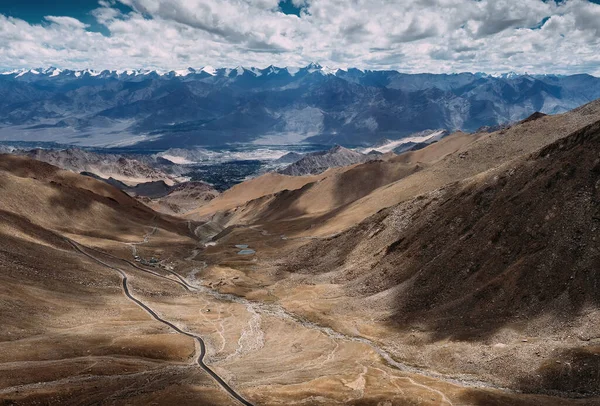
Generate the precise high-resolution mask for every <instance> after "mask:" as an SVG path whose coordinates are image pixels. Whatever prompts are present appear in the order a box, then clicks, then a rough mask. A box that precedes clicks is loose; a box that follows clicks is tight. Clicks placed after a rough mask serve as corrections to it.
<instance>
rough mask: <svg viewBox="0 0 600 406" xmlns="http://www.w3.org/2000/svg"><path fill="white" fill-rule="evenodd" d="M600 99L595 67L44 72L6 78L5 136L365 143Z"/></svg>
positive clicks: (2, 90)
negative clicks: (494, 71)
mask: <svg viewBox="0 0 600 406" xmlns="http://www.w3.org/2000/svg"><path fill="white" fill-rule="evenodd" d="M596 98H600V79H599V78H596V77H593V76H590V75H572V76H559V75H529V74H524V75H521V74H516V73H514V72H511V73H506V74H501V75H488V74H485V73H458V74H426V73H424V74H406V73H400V72H397V71H393V70H386V71H374V70H360V69H356V68H349V69H331V68H327V67H323V66H321V65H319V64H318V63H311V64H309V65H307V66H304V67H300V68H292V67H283V68H282V67H276V66H268V67H266V68H253V67H241V66H240V67H237V68H214V67H211V66H205V67H203V68H187V69H182V70H173V71H169V72H161V71H155V70H125V71H109V70H104V71H95V70H92V69H85V70H69V69H58V68H36V69H23V70H17V71H7V72H3V73H2V74H0V141H1V140H26V141H34V140H35V141H55V142H61V143H71V144H77V145H92V146H128V145H136V147H139V148H152V149H168V148H171V147H189V146H207V145H224V144H229V143H255V144H271V145H273V144H290V143H300V142H302V143H318V144H328V145H333V144H340V145H345V146H354V147H356V146H360V145H363V146H368V145H372V144H375V143H377V142H380V141H382V140H390V141H391V142H394V141H396V140H398V139H401V138H403V137H406V136H408V135H410V134H414V133H417V132H420V131H423V130H427V129H431V128H437V129H445V130H449V131H452V130H464V131H473V130H475V129H477V128H479V127H482V126H495V125H498V124H502V123H507V122H514V121H518V120H521V119H524V118H525V117H528V116H529V115H531V114H532V113H533V112H535V111H541V112H543V113H549V114H554V113H560V112H563V111H567V110H570V109H572V108H574V107H577V106H580V105H582V104H584V103H587V102H589V101H591V100H594V99H596Z"/></svg>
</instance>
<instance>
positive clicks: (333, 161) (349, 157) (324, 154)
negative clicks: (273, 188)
mask: <svg viewBox="0 0 600 406" xmlns="http://www.w3.org/2000/svg"><path fill="white" fill-rule="evenodd" d="M378 157H379V156H378V154H362V153H360V152H357V151H352V150H350V149H348V148H344V147H342V146H339V145H336V146H335V147H333V148H331V149H330V150H328V151H319V152H313V153H310V154H306V155H304V156H303V157H301V158H300V159H298V160H297V161H295V162H294V163H292V164H290V165H289V166H287V167H285V168H284V169H282V170H280V171H279V173H281V174H283V175H290V176H304V175H316V174H319V173H322V172H325V171H326V170H327V169H330V168H337V167H340V166H349V165H354V164H358V163H362V162H367V161H369V160H372V159H377V158H378Z"/></svg>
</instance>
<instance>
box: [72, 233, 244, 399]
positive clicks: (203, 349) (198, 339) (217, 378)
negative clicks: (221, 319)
mask: <svg viewBox="0 0 600 406" xmlns="http://www.w3.org/2000/svg"><path fill="white" fill-rule="evenodd" d="M65 239H66V241H67V242H68V243H69V244H70V245H71V246H73V247H74V248H75V249H76V250H77V251H78V252H80V253H81V254H83V255H85V256H86V257H88V258H90V259H92V260H93V261H95V262H97V263H99V264H100V265H102V266H105V267H107V268H109V269H112V270H114V271H117V272H118V273H119V275H120V276H121V278H122V281H123V292H124V293H125V296H127V298H128V299H129V300H131V301H132V302H134V303H135V304H137V305H138V306H140V307H141V308H142V309H143V310H145V311H146V312H147V313H148V314H149V315H150V316H152V318H154V319H155V320H156V321H159V322H161V323H163V324H165V325H167V326H169V327H170V328H172V329H173V330H175V331H176V332H178V333H179V334H183V335H185V336H188V337H191V338H193V339H194V340H195V341H196V342H197V343H198V345H199V346H200V354H199V355H198V358H197V359H196V363H197V364H198V365H199V366H200V368H202V369H203V370H204V371H205V372H206V373H207V374H209V375H210V376H211V377H212V378H213V379H214V380H215V381H216V382H217V384H219V386H221V388H223V389H224V390H225V391H226V392H227V393H228V394H229V395H231V397H233V398H234V399H235V400H237V401H238V402H240V403H241V404H243V405H246V406H252V403H250V402H248V401H247V400H246V399H244V398H243V397H242V396H241V395H240V394H238V393H237V392H236V391H235V390H234V389H233V388H232V387H231V386H229V384H227V382H225V381H224V380H223V379H222V378H221V377H220V376H219V375H217V374H216V373H215V372H214V371H213V370H212V369H210V368H209V367H208V365H206V364H205V363H204V357H205V355H206V345H205V344H204V340H202V338H201V337H200V336H198V335H195V334H192V333H189V332H187V331H183V330H181V329H180V328H179V327H177V326H176V325H174V324H173V323H171V322H169V321H167V320H164V319H162V318H161V317H160V316H159V315H158V314H156V312H155V311H154V310H152V309H151V308H150V307H148V306H147V305H146V304H144V303H142V302H141V301H140V300H138V299H136V298H135V297H134V296H133V295H132V294H131V292H130V291H129V286H128V284H127V274H126V273H125V272H124V271H123V270H121V269H119V268H116V267H114V266H112V265H110V264H107V263H106V262H104V261H102V260H101V259H98V258H96V257H95V256H93V255H91V254H88V253H87V252H85V251H84V250H83V249H82V248H81V247H80V244H78V243H76V242H75V241H73V240H71V239H69V238H65ZM86 248H88V247H86ZM94 251H97V252H100V251H98V250H94ZM102 254H104V255H108V256H110V257H112V258H117V257H114V256H112V255H110V254H106V253H102ZM118 259H120V260H122V261H125V262H127V263H129V264H130V265H133V266H134V267H135V268H137V269H140V270H142V271H144V272H147V273H150V274H152V275H154V276H158V277H161V278H163V279H167V280H169V281H171V282H174V283H177V284H179V285H182V286H183V287H184V288H185V289H187V290H190V287H188V285H187V283H184V282H182V281H176V280H173V279H171V278H167V277H165V276H163V275H160V274H158V273H156V272H152V271H149V270H146V269H143V268H141V267H139V266H137V265H135V264H134V263H132V262H130V261H127V260H124V259H122V258H118ZM175 276H178V275H177V274H175Z"/></svg>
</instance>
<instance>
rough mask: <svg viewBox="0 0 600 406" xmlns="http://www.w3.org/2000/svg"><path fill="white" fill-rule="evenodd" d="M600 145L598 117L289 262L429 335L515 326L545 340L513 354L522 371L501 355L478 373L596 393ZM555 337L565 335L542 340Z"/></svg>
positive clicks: (524, 384) (470, 334)
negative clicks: (558, 340) (557, 340)
mask: <svg viewBox="0 0 600 406" xmlns="http://www.w3.org/2000/svg"><path fill="white" fill-rule="evenodd" d="M598 151H600V121H598V122H596V123H594V124H592V125H589V126H586V127H584V128H582V129H581V130H578V131H576V132H574V133H572V134H571V135H569V136H567V137H565V138H562V139H559V140H558V141H556V142H554V143H552V144H550V145H548V146H546V147H543V148H541V149H539V150H537V151H536V152H534V153H532V154H530V155H527V156H525V157H522V158H520V159H518V160H516V161H513V162H511V163H508V164H505V165H500V166H498V167H496V168H494V169H492V170H490V171H487V172H485V173H481V174H479V175H476V176H474V177H471V178H467V179H465V180H463V181H460V182H456V183H452V184H449V185H446V186H444V187H442V188H440V189H436V190H433V191H431V192H429V193H425V194H423V195H419V196H417V197H415V198H414V199H409V200H407V201H405V202H403V203H401V204H399V205H396V206H394V207H391V208H388V209H385V210H383V211H381V212H380V213H378V214H376V215H374V216H373V217H370V218H368V219H367V220H365V221H364V222H362V223H361V224H359V225H357V226H355V227H353V228H351V229H349V230H348V231H347V232H344V233H342V234H340V235H338V236H336V237H333V238H329V239H326V240H319V241H314V242H311V243H309V244H308V245H306V246H304V247H303V248H301V249H299V250H298V252H297V255H296V257H295V258H294V259H293V260H291V261H290V262H287V263H286V265H285V266H284V269H285V270H287V271H289V272H293V273H300V274H311V275H322V277H321V276H319V277H318V279H319V280H320V281H321V283H325V281H329V282H330V283H335V284H341V285H343V286H344V292H345V294H346V295H348V296H349V297H354V298H355V299H356V300H357V301H358V302H354V308H355V309H356V308H358V307H361V306H366V307H368V308H373V309H378V311H379V312H380V314H386V315H387V316H385V319H386V323H388V324H389V326H391V327H392V328H393V329H397V330H399V331H402V332H406V331H407V329H408V328H409V327H408V326H419V327H418V329H419V331H421V332H427V334H426V335H427V336H428V337H429V339H430V340H432V341H436V342H437V341H441V340H458V341H460V340H465V341H475V342H486V340H491V339H492V338H491V337H495V338H494V339H495V340H497V339H498V337H499V335H500V334H501V332H502V331H504V329H506V328H508V327H512V328H517V329H519V330H520V332H521V333H520V334H522V336H523V337H524V338H523V340H522V341H523V342H528V341H537V340H540V345H539V346H538V345H535V344H532V345H530V346H527V347H526V348H525V349H522V350H520V351H521V352H520V353H519V355H518V356H516V357H517V359H519V360H520V361H518V362H524V363H525V364H527V363H530V364H531V365H528V366H527V367H520V368H524V371H523V375H520V376H519V375H518V374H516V375H515V376H510V373H509V374H508V375H507V374H506V371H514V366H508V364H505V363H503V362H501V360H500V359H498V361H494V362H492V364H490V365H487V366H484V367H479V368H480V369H483V370H486V371H493V372H490V373H492V374H496V379H501V380H504V382H508V381H510V384H511V385H512V386H516V387H518V388H520V389H523V390H526V391H532V392H542V393H563V394H566V393H568V394H570V395H569V396H572V395H574V394H576V395H577V394H578V396H598V395H600V392H598V385H597V383H598V381H597V379H596V377H597V376H598V374H599V373H600V369H599V368H598V362H597V358H598V354H600V335H599V333H598V326H599V325H600V318H599V317H600V316H599V314H598V312H597V309H598V307H600V296H598V289H597V288H598V286H600V239H599V237H598V235H599V230H600V154H599V153H598ZM353 300H354V299H353ZM359 303H360V304H359ZM594 309H596V310H594ZM337 317H341V318H343V316H342V315H341V314H340V315H338V316H337ZM411 328H413V329H414V327H411ZM419 335H421V336H424V335H425V334H424V333H422V334H419ZM413 336H414V334H413ZM527 337H537V338H534V339H530V340H528V339H527ZM548 337H569V339H566V338H564V339H565V340H567V341H566V342H564V343H560V344H555V343H551V344H546V345H545V346H544V345H542V344H541V341H542V340H545V339H547V338H548ZM504 339H506V338H504ZM554 339H555V338H552V339H551V340H554ZM498 348H500V347H498ZM549 349H553V351H549ZM541 354H542V355H541ZM478 362H482V361H481V358H479V361H475V363H478ZM515 362H517V361H516V359H515ZM565 363H566V364H568V366H569V367H568V368H563V367H562V365H563V364H565ZM501 368H504V370H502V369H501ZM498 376H499V377H500V378H498Z"/></svg>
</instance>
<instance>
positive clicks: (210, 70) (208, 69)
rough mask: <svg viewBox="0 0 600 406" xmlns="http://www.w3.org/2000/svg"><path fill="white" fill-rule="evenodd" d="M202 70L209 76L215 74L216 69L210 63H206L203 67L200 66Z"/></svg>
mask: <svg viewBox="0 0 600 406" xmlns="http://www.w3.org/2000/svg"><path fill="white" fill-rule="evenodd" d="M202 72H206V73H208V74H209V75H210V76H215V75H216V74H217V70H216V69H215V68H213V67H212V66H210V65H207V66H205V67H204V68H202Z"/></svg>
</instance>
